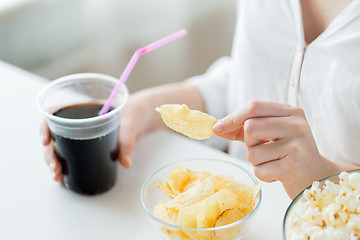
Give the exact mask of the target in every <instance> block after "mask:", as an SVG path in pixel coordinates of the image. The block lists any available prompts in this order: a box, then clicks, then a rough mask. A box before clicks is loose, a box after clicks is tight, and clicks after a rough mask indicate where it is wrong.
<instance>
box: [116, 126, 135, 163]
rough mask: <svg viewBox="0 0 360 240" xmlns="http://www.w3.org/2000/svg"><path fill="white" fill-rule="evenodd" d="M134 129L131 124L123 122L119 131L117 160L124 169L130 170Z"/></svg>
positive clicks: (133, 145)
mask: <svg viewBox="0 0 360 240" xmlns="http://www.w3.org/2000/svg"><path fill="white" fill-rule="evenodd" d="M135 141H136V129H135V126H134V125H133V123H132V122H130V121H127V120H125V121H123V122H122V123H121V124H120V131H119V144H120V146H119V149H120V151H119V160H120V163H121V164H122V165H123V166H124V167H125V168H130V167H131V164H132V158H133V156H134V150H135Z"/></svg>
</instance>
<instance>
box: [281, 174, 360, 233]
mask: <svg viewBox="0 0 360 240" xmlns="http://www.w3.org/2000/svg"><path fill="white" fill-rule="evenodd" d="M358 171H360V168H359V169H352V170H348V171H342V172H347V173H352V172H358ZM340 173H341V172H339V173H336V174H333V175H330V176H328V177H325V178H322V179H320V180H317V182H325V181H326V180H329V179H332V178H334V177H337V176H339V175H340ZM314 182H315V181H314ZM311 186H312V184H311V185H309V186H308V187H307V188H305V189H304V190H302V191H301V192H300V193H299V194H298V195H297V196H296V197H295V198H294V200H292V201H291V203H290V205H289V206H288V208H287V209H286V212H285V215H284V219H283V229H282V232H283V239H286V232H285V231H286V230H285V225H286V220H287V217H288V215H289V214H290V211H291V209H292V208H293V207H294V206H295V205H296V203H297V202H298V201H299V200H300V199H301V198H302V196H303V194H304V192H305V190H306V189H310V188H311Z"/></svg>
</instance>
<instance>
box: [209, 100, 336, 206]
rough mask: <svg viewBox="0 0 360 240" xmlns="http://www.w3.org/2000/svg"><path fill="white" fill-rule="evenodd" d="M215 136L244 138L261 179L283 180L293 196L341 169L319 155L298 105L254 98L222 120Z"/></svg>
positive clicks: (233, 138)
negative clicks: (254, 99)
mask: <svg viewBox="0 0 360 240" xmlns="http://www.w3.org/2000/svg"><path fill="white" fill-rule="evenodd" d="M213 131H214V133H215V134H216V135H218V136H220V137H222V138H225V139H228V140H239V141H243V142H244V143H245V144H246V146H247V148H248V152H247V157H248V160H249V161H250V163H251V164H252V165H253V166H254V174H255V175H256V176H257V177H258V178H259V179H260V180H262V181H265V182H273V181H276V180H279V181H281V182H282V184H283V186H284V188H285V190H286V192H287V194H288V195H289V197H290V198H291V199H293V198H295V197H296V196H297V195H298V194H299V193H300V192H301V191H302V190H303V189H304V188H306V187H308V186H309V185H310V184H311V183H312V182H313V181H315V180H320V179H322V178H324V177H327V176H329V175H331V174H334V173H336V172H339V171H341V170H340V169H339V166H337V165H335V164H334V163H333V162H331V161H329V160H327V159H326V158H324V157H323V156H321V155H320V153H319V151H318V148H317V146H316V143H315V140H314V137H313V135H312V132H311V129H310V126H309V124H308V122H307V120H306V117H305V113H304V111H303V110H302V109H301V108H299V107H294V106H291V105H288V104H283V103H278V102H266V101H255V102H251V103H249V104H246V105H244V106H243V107H241V108H240V109H239V110H238V111H236V112H234V113H232V114H230V115H228V116H226V117H225V118H223V119H221V120H219V121H218V122H217V123H216V124H215V125H214V127H213Z"/></svg>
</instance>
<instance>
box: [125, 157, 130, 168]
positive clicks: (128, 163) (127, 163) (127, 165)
mask: <svg viewBox="0 0 360 240" xmlns="http://www.w3.org/2000/svg"><path fill="white" fill-rule="evenodd" d="M124 160H125V162H126V166H125V167H126V168H130V167H131V163H132V158H131V156H130V155H126V156H125V157H124Z"/></svg>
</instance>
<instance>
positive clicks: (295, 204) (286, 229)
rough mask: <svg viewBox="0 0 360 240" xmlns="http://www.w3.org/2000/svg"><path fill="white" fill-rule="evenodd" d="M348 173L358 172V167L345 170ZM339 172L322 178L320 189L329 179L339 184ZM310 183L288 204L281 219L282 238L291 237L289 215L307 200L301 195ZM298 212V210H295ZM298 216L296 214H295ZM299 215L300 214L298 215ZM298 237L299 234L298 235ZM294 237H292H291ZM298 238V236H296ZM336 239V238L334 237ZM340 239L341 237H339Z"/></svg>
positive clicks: (287, 238) (288, 238) (286, 239)
mask: <svg viewBox="0 0 360 240" xmlns="http://www.w3.org/2000/svg"><path fill="white" fill-rule="evenodd" d="M347 172H348V173H349V174H351V173H354V172H358V173H360V169H355V170H350V171H347ZM340 174H341V173H338V174H335V175H332V176H329V177H327V178H324V179H322V180H320V181H318V182H319V186H318V187H319V188H320V189H321V190H323V187H324V185H325V182H326V181H331V182H333V183H335V184H339V181H340V180H339V175H340ZM311 187H312V185H310V186H309V187H307V188H306V189H304V190H303V191H302V192H301V193H300V194H299V195H297V196H296V198H295V199H294V200H293V201H292V202H291V204H290V206H289V207H288V209H287V210H286V213H285V216H284V221H283V239H284V240H290V239H291V238H290V237H289V233H290V231H291V230H290V228H291V217H292V216H293V215H294V214H295V212H296V208H297V207H299V205H300V204H303V203H305V202H306V201H307V200H306V199H305V198H304V197H303V195H304V192H305V190H307V189H311ZM297 212H298V211H297ZM297 216H298V215H297ZM300 217H301V216H300ZM299 237H300V236H299ZM293 239H294V238H293ZM296 239H298V238H296ZM336 239H338V238H336ZM341 239H342V238H341Z"/></svg>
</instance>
